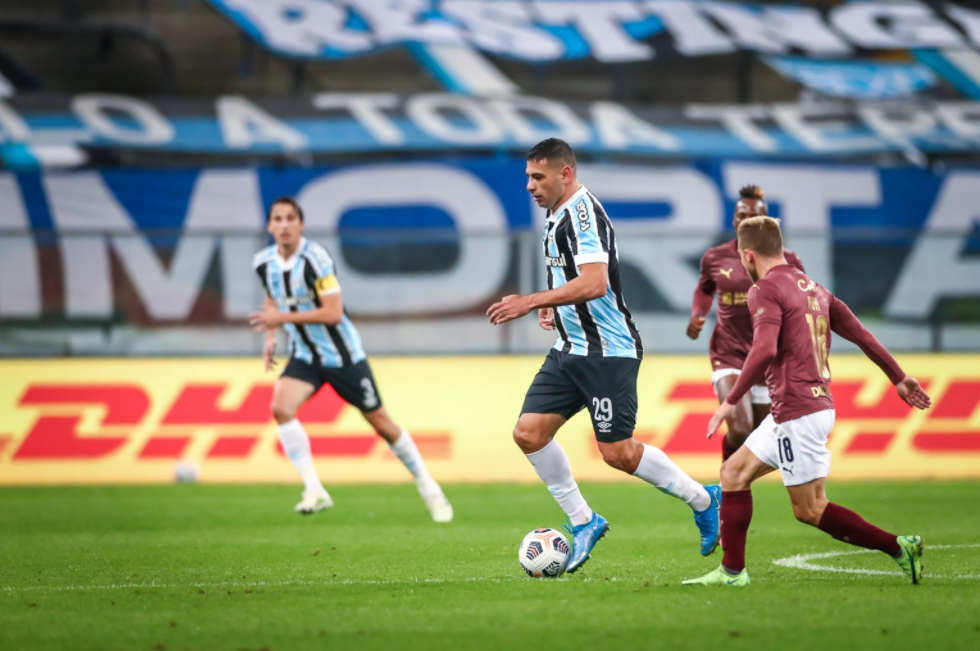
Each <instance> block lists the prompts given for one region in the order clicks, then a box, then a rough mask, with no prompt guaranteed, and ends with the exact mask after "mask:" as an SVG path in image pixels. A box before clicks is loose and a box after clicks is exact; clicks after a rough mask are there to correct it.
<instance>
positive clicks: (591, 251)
mask: <svg viewBox="0 0 980 651" xmlns="http://www.w3.org/2000/svg"><path fill="white" fill-rule="evenodd" d="M571 220H572V224H573V227H572V228H573V232H574V233H575V237H574V241H573V242H572V257H573V258H574V260H575V264H576V265H578V266H582V265H583V264H590V263H593V262H602V263H604V264H609V251H608V250H607V248H606V247H607V244H606V243H605V242H603V239H602V236H603V234H601V233H600V232H599V230H600V226H601V222H600V221H599V219H598V218H597V217H596V211H595V206H594V205H593V203H592V198H591V197H589V196H588V195H585V196H583V197H582V198H581V199H579V200H578V201H576V202H575V204H574V205H573V206H572V207H571ZM603 230H605V229H603Z"/></svg>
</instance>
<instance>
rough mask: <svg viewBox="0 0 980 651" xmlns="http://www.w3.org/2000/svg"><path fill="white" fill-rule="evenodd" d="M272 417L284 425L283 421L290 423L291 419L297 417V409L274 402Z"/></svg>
mask: <svg viewBox="0 0 980 651" xmlns="http://www.w3.org/2000/svg"><path fill="white" fill-rule="evenodd" d="M272 417H273V418H275V419H276V422H277V423H279V424H280V425H282V424H283V423H288V422H289V421H291V420H293V419H294V418H296V410H295V409H292V408H291V407H287V406H285V405H282V404H280V403H278V402H273V403H272Z"/></svg>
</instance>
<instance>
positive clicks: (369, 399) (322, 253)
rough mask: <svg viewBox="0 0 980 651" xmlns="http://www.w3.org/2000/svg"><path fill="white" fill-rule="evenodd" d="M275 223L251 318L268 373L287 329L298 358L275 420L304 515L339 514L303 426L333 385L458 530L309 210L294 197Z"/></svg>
mask: <svg viewBox="0 0 980 651" xmlns="http://www.w3.org/2000/svg"><path fill="white" fill-rule="evenodd" d="M267 222H268V225H267V228H268V231H269V233H270V234H271V235H272V237H273V239H275V242H276V243H275V244H273V245H272V246H270V247H268V248H266V249H263V250H262V251H259V252H258V253H257V254H256V255H255V258H254V260H253V266H254V268H255V271H256V273H258V275H259V279H260V280H261V281H262V286H263V287H265V291H266V294H267V297H266V302H265V307H264V309H263V310H262V311H261V312H255V313H253V314H251V315H250V317H249V323H251V325H252V326H253V328H254V329H255V331H256V332H265V333H266V338H265V349H264V351H263V355H262V356H263V359H264V360H265V368H266V371H269V370H272V369H273V368H275V360H274V359H273V355H274V354H275V350H276V329H277V328H278V327H279V326H282V327H283V329H284V330H285V331H286V332H287V333H288V334H289V348H290V351H291V355H290V358H289V363H288V364H286V368H285V370H284V371H283V373H282V376H281V377H280V378H279V381H278V382H276V389H275V393H274V394H273V398H272V415H273V416H274V417H275V419H276V422H277V423H278V424H279V440H280V441H281V442H282V448H283V450H284V451H285V452H286V456H287V457H289V461H290V462H291V463H292V464H293V467H294V468H295V469H296V472H298V473H299V474H300V476H301V477H302V478H303V483H304V484H305V490H304V491H303V499H302V500H301V501H300V502H299V504H297V505H296V511H298V512H299V513H303V514H309V513H313V512H314V511H320V510H322V509H326V508H329V507H331V506H333V500H331V499H330V495H329V494H328V493H327V491H326V490H325V489H324V488H323V484H322V483H320V477H319V475H318V474H317V471H316V466H315V465H314V463H313V455H312V453H311V450H310V438H309V436H307V434H306V431H305V430H304V429H303V426H302V425H301V424H300V422H299V421H298V420H296V412H297V410H299V408H300V406H301V405H302V404H303V403H304V402H306V401H307V400H309V399H310V398H311V397H313V395H314V394H315V393H316V392H317V391H319V390H320V388H321V387H322V386H323V385H324V384H330V385H331V386H332V387H333V388H334V389H335V390H336V391H337V393H338V394H339V395H340V397H341V398H343V399H344V400H346V401H347V402H349V403H350V404H352V405H354V406H355V407H357V408H358V409H359V410H360V411H361V414H362V415H363V416H364V419H365V420H366V421H367V422H368V423H369V424H370V425H371V427H373V428H374V431H375V432H377V433H378V436H380V437H381V438H383V439H384V440H385V441H386V442H387V443H388V445H389V446H390V447H391V451H392V452H393V453H394V454H395V456H396V457H398V459H399V460H400V461H401V462H402V463H403V464H405V467H406V468H408V471H409V472H411V473H412V476H413V477H415V483H416V485H417V487H418V490H419V494H420V495H421V496H422V498H423V499H424V500H425V504H426V506H428V507H429V511H430V512H431V513H432V519H433V520H435V521H436V522H450V521H451V520H452V519H453V508H452V506H451V505H450V504H449V501H448V500H447V499H446V497H445V495H443V492H442V489H441V488H440V487H439V485H438V484H437V483H436V482H435V480H434V479H433V478H432V476H431V475H429V472H428V470H427V469H426V467H425V462H424V461H423V460H422V456H421V455H420V454H419V450H418V448H417V447H416V446H415V441H413V440H412V436H411V435H410V434H409V433H408V432H407V431H405V430H404V429H402V428H401V427H399V426H398V425H396V424H395V423H394V422H392V420H391V418H390V417H389V416H388V413H387V412H386V411H385V409H384V407H382V406H381V396H380V395H379V394H378V389H377V385H376V384H375V382H374V375H373V374H372V373H371V367H370V366H369V365H368V361H367V355H366V354H365V352H364V349H363V348H362V347H361V338H360V335H358V333H357V329H355V328H354V324H353V323H351V321H350V319H349V318H348V317H347V314H346V313H345V312H344V302H343V299H342V298H341V294H340V284H339V283H338V282H337V276H336V274H335V273H334V263H333V260H332V259H331V258H330V254H328V253H327V251H326V249H324V248H323V247H322V246H320V245H319V244H316V243H315V242H310V241H308V240H307V239H306V238H304V237H303V225H304V222H303V210H302V209H301V208H300V206H299V204H298V203H296V201H295V200H294V199H292V198H291V197H280V198H278V199H276V200H275V201H274V202H273V203H272V206H271V207H270V208H269V213H268V215H267Z"/></svg>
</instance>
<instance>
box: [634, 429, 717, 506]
mask: <svg viewBox="0 0 980 651" xmlns="http://www.w3.org/2000/svg"><path fill="white" fill-rule="evenodd" d="M633 474H634V475H635V476H637V477H639V478H640V479H642V480H643V481H645V482H647V483H649V484H653V485H654V486H656V487H657V488H658V489H660V490H661V491H663V492H664V493H667V494H668V495H673V496H674V497H676V498H677V499H679V500H681V501H682V502H684V503H685V504H687V505H688V506H690V507H691V509H693V510H694V511H703V510H705V509H706V508H708V507H709V506H711V496H710V495H708V491H706V490H705V489H704V486H702V485H701V484H699V483H698V482H696V481H694V480H693V479H691V478H690V477H688V475H687V473H686V472H684V471H683V470H681V469H680V468H679V467H678V466H677V464H676V463H674V462H673V461H671V460H670V457H668V456H667V455H666V454H665V453H664V451H663V450H661V449H659V448H655V447H653V446H652V445H644V446H643V456H642V457H641V458H640V465H638V466H637V467H636V472H634V473H633Z"/></svg>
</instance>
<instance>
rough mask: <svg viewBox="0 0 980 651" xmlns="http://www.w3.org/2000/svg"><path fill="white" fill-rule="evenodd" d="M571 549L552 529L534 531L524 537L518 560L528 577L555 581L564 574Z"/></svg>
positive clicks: (559, 534) (563, 538)
mask: <svg viewBox="0 0 980 651" xmlns="http://www.w3.org/2000/svg"><path fill="white" fill-rule="evenodd" d="M570 553H571V548H570V547H569V546H568V541H567V540H565V536H563V535H561V533H559V532H558V531H555V530H554V529H535V530H534V531H532V532H531V533H529V534H527V535H526V536H524V540H522V541H521V548H520V551H519V552H518V558H519V559H520V561H521V568H523V570H524V571H525V572H527V574H528V576H534V577H537V578H539V579H540V578H548V579H556V578H558V577H559V576H561V575H562V574H564V573H565V566H566V565H568V557H569V555H570Z"/></svg>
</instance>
